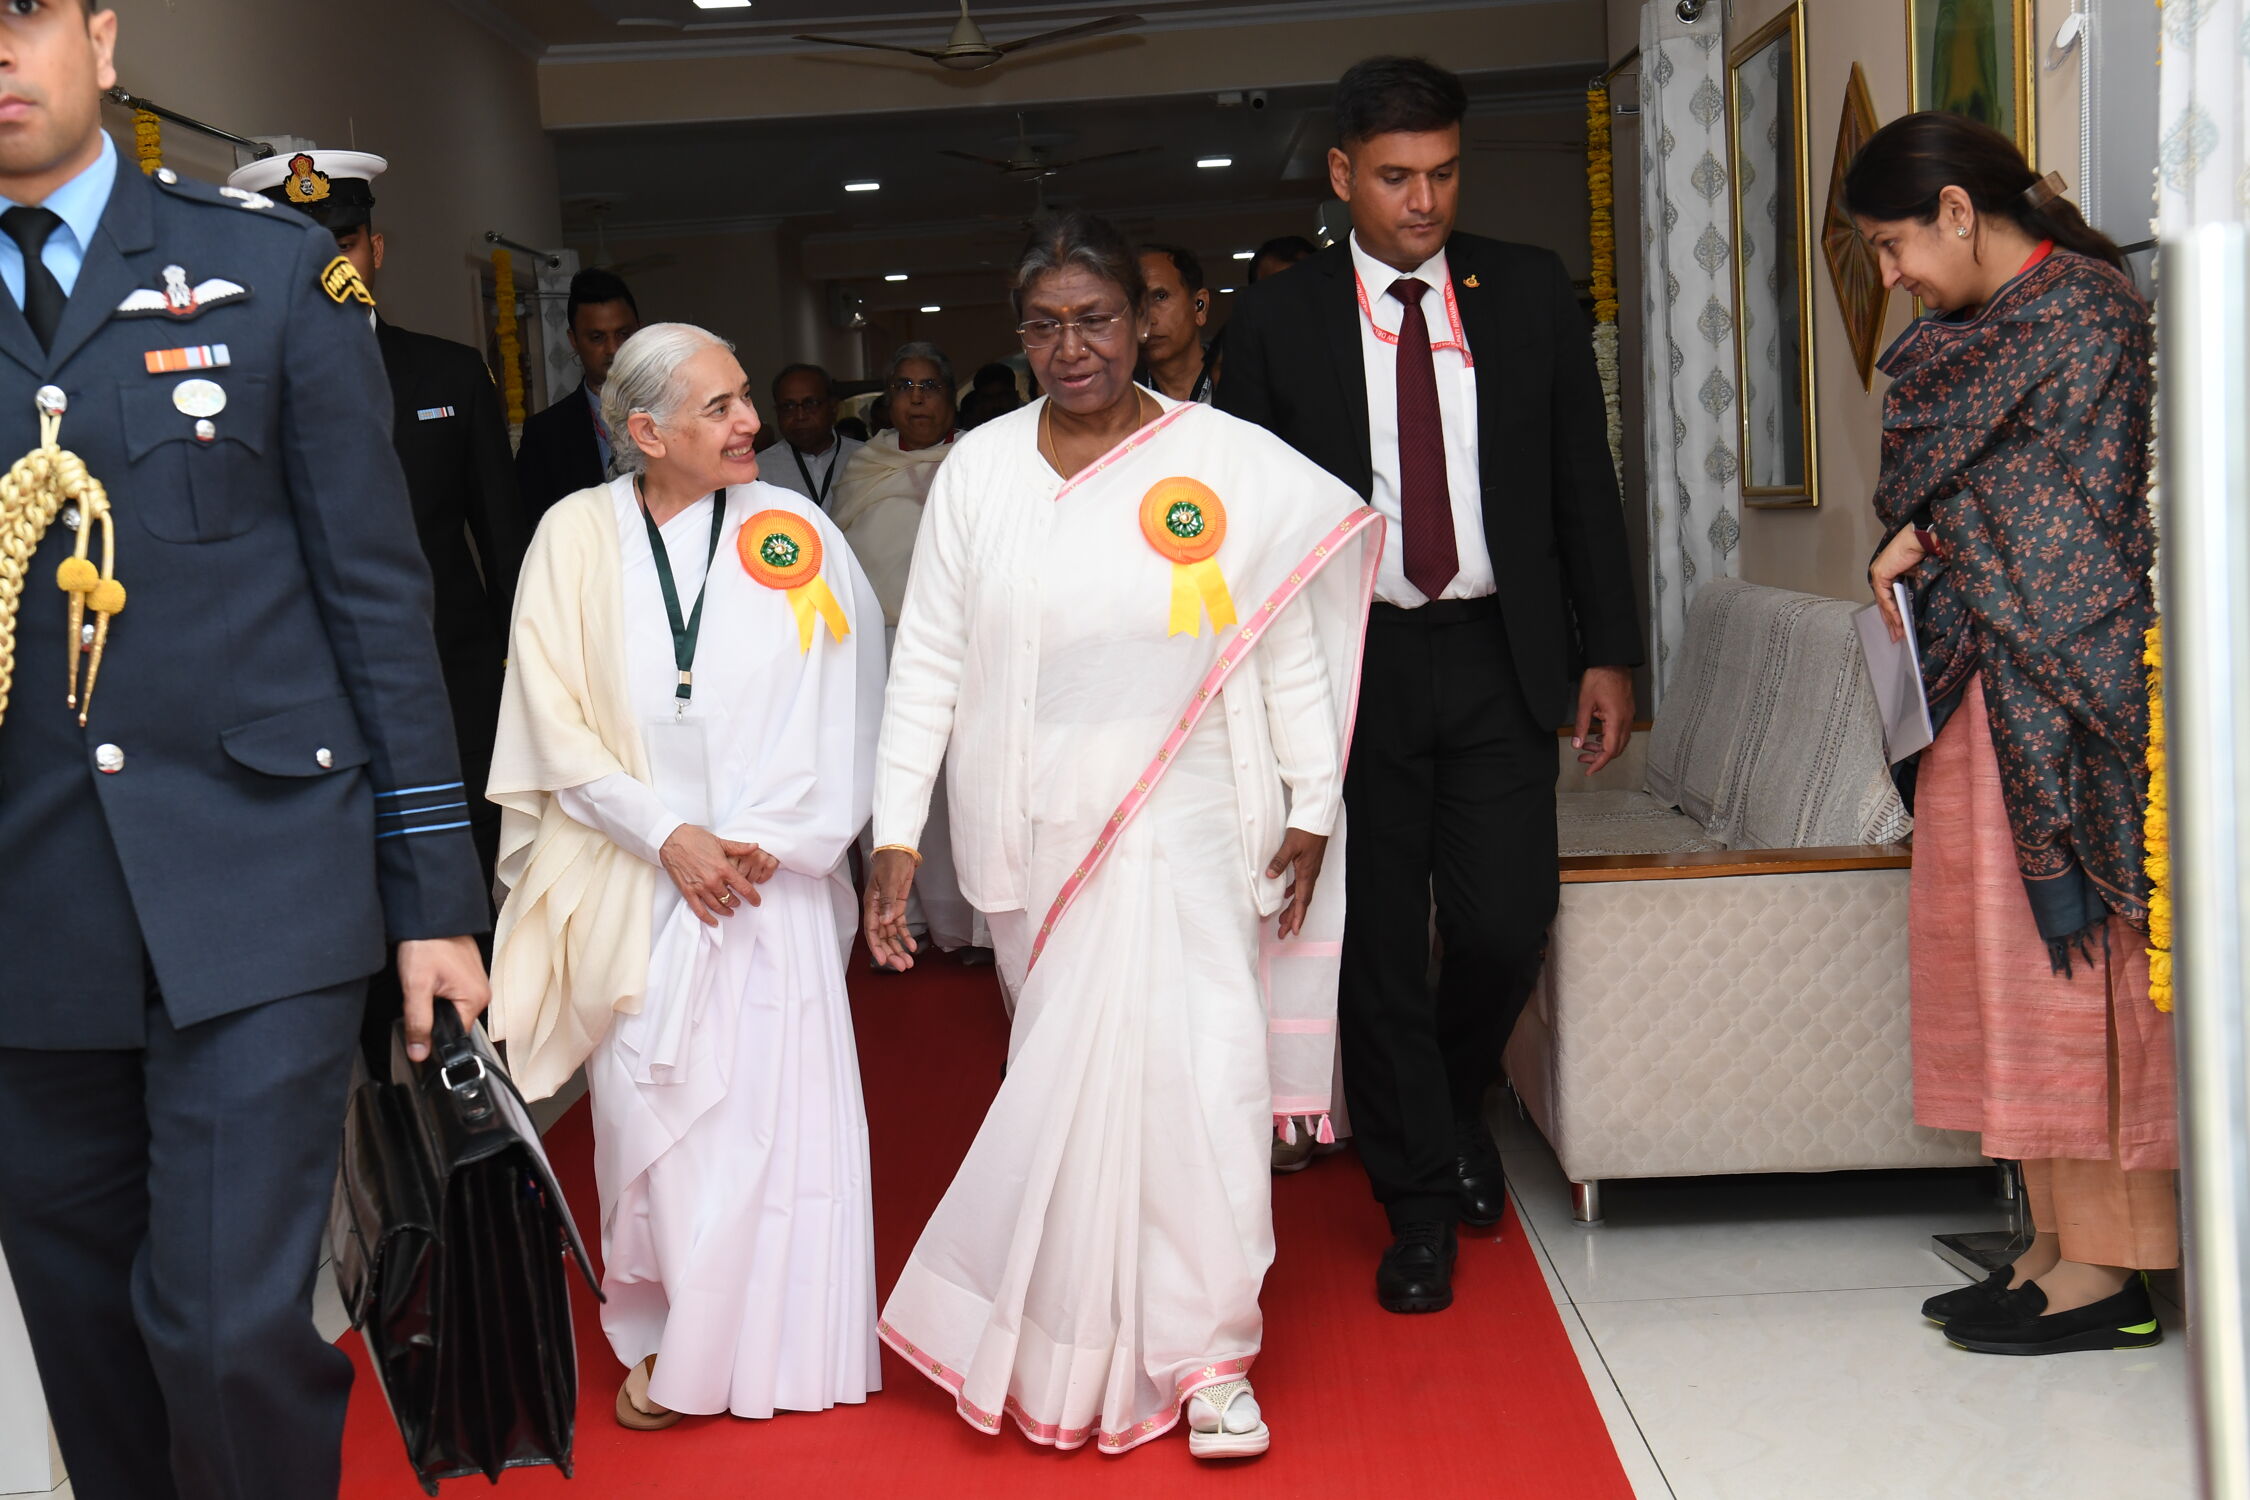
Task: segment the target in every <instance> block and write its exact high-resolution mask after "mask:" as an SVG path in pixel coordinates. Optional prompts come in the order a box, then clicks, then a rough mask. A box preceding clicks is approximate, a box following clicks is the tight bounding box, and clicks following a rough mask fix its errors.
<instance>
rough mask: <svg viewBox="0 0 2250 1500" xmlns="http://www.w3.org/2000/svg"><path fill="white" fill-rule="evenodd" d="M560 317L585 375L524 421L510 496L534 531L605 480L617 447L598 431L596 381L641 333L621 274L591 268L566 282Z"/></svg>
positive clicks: (605, 375) (635, 306)
mask: <svg viewBox="0 0 2250 1500" xmlns="http://www.w3.org/2000/svg"><path fill="white" fill-rule="evenodd" d="M563 319H564V324H563V326H564V328H565V330H566V336H567V337H568V338H569V340H570V352H571V353H573V354H575V355H577V356H578V363H579V366H580V367H581V368H582V369H584V370H585V372H586V376H585V379H583V380H581V381H579V383H578V384H577V386H576V387H574V388H573V389H572V390H571V391H570V392H569V393H568V394H566V395H564V396H563V398H562V399H561V400H559V401H557V402H556V403H555V404H554V405H552V406H550V407H548V408H547V409H546V410H545V411H542V412H539V413H537V414H536V415H534V416H531V417H528V418H526V419H525V421H524V424H523V441H521V442H520V443H518V444H517V445H516V493H517V494H518V496H520V497H521V500H522V503H523V511H524V514H525V515H526V516H528V517H530V520H531V524H532V525H533V526H534V527H536V526H537V525H538V524H539V518H540V517H541V516H543V515H545V514H546V513H547V511H548V509H549V508H550V507H551V506H553V505H554V503H555V502H556V501H557V500H560V499H561V498H562V497H563V496H565V495H575V494H577V493H578V492H579V491H580V490H585V489H592V488H593V487H594V486H595V485H597V484H601V483H603V482H604V481H606V480H607V479H609V477H610V472H611V457H612V455H613V453H614V451H615V450H614V447H613V445H612V444H611V442H610V434H609V432H608V431H607V430H606V429H605V428H604V427H603V426H602V414H601V395H602V383H603V382H604V381H606V380H607V379H608V378H609V363H610V361H611V360H613V359H615V358H617V351H618V349H619V348H620V347H621V346H622V345H623V344H624V342H625V341H626V340H627V339H629V338H631V337H632V336H633V335H634V334H636V333H638V332H639V331H640V327H641V310H640V305H639V304H638V303H636V302H635V301H634V300H633V289H632V288H631V287H629V286H627V285H626V284H625V280H624V278H623V277H621V276H619V275H618V274H617V273H616V272H614V271H605V270H603V269H601V268H600V267H599V266H595V267H590V268H589V269H587V270H584V271H580V272H579V273H578V274H577V275H576V276H573V277H572V278H571V279H570V300H569V301H568V302H567V303H566V304H565V305H564V307H563Z"/></svg>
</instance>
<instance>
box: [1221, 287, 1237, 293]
mask: <svg viewBox="0 0 2250 1500" xmlns="http://www.w3.org/2000/svg"><path fill="white" fill-rule="evenodd" d="M1233 290H1234V288H1233V287H1231V286H1223V287H1220V288H1219V291H1220V293H1221V295H1224V294H1225V293H1227V292H1231V291H1233Z"/></svg>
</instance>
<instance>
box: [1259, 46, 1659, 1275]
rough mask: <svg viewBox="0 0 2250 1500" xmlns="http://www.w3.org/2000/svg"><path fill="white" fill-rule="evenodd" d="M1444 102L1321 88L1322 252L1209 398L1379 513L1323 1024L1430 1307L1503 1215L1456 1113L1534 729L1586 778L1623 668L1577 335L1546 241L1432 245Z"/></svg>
mask: <svg viewBox="0 0 2250 1500" xmlns="http://www.w3.org/2000/svg"><path fill="white" fill-rule="evenodd" d="M1467 108H1468V100H1467V95H1466V93H1465V91H1464V90H1463V89H1462V87H1461V83H1460V81H1459V80H1458V79H1456V78H1455V77H1454V76H1453V75H1452V74H1450V73H1447V72H1445V71H1444V70H1443V69H1440V68H1437V67H1435V66H1433V65H1431V64H1429V63H1427V62H1424V61H1421V60H1420V59H1416V58H1398V57H1381V58H1373V59H1370V60H1368V61H1366V62H1363V63H1360V64H1359V65H1358V66H1356V67H1354V68H1353V69H1352V70H1351V71H1350V72H1348V73H1346V74H1345V75H1344V78H1343V81H1342V82H1341V83H1340V84H1339V85H1338V86H1337V95H1336V121H1337V134H1338V137H1339V138H1340V140H1341V142H1342V144H1341V145H1340V146H1339V147H1338V148H1337V149H1336V150H1333V151H1331V152H1330V153H1329V175H1330V181H1331V185H1332V186H1333V187H1334V189H1335V192H1336V196H1337V197H1339V198H1342V199H1343V200H1345V201H1346V202H1347V203H1349V204H1350V205H1351V214H1352V225H1353V230H1352V234H1351V237H1350V240H1349V242H1348V243H1346V244H1342V245H1337V246H1334V247H1332V248H1330V249H1328V250H1326V251H1324V252H1322V253H1321V254H1319V255H1317V256H1315V257H1314V258H1313V259H1311V260H1309V261H1307V262H1305V263H1304V264H1303V265H1300V266H1298V267H1296V268H1294V269H1293V270H1291V271H1290V273H1289V274H1287V275H1284V276H1274V277H1269V278H1266V279H1265V280H1262V281H1260V282H1259V283H1258V284H1257V285H1256V286H1255V287H1252V288H1250V289H1248V290H1246V291H1245V292H1244V293H1242V294H1241V296H1240V298H1239V300H1238V304H1237V306H1236V307H1235V309H1234V314H1233V317H1232V319H1231V321H1230V324H1229V326H1228V330H1227V334H1228V337H1227V364H1226V369H1225V372H1224V373H1223V374H1222V376H1221V377H1220V382H1219V401H1218V404H1219V406H1220V408H1221V409H1222V410H1225V411H1230V412H1233V413H1234V414H1235V415H1237V416H1241V417H1245V418H1248V419H1249V420H1251V421H1254V422H1258V423H1260V424H1262V425H1264V426H1266V427H1268V428H1270V429H1272V430H1273V431H1274V432H1275V433H1277V434H1279V435H1280V436H1281V437H1283V438H1284V439H1286V440H1287V441H1288V442H1289V443H1290V444H1292V445H1293V446H1294V447H1296V448H1297V449H1298V451H1300V452H1302V453H1304V454H1305V455H1306V456H1307V457H1309V458H1311V459H1313V460H1314V461H1315V462H1317V463H1319V464H1320V465H1321V466H1322V467H1324V468H1326V469H1327V470H1328V471H1329V472H1330V473H1332V474H1334V475H1336V476H1337V477H1338V478H1340V479H1342V480H1343V481H1344V482H1345V483H1347V484H1350V485H1352V486H1354V487H1355V488H1357V489H1358V491H1359V492H1360V493H1361V494H1362V495H1365V496H1367V497H1368V498H1369V500H1370V501H1371V502H1372V503H1373V504H1374V505H1375V507H1376V508H1377V509H1379V510H1381V511H1382V512H1383V513H1384V514H1385V515H1386V516H1388V517H1389V518H1390V520H1391V522H1392V530H1391V533H1390V536H1389V538H1388V540H1387V541H1386V543H1385V546H1384V555H1383V564H1382V572H1381V574H1380V576H1379V577H1378V579H1377V581H1376V599H1377V603H1376V604H1375V606H1374V609H1373V613H1372V615H1371V618H1370V622H1369V627H1368V637H1367V656H1366V665H1365V669H1364V673H1363V676H1362V679H1361V688H1360V700H1359V718H1358V728H1357V731H1356V737H1355V739H1354V742H1353V745H1352V754H1351V766H1350V770H1349V772H1348V773H1347V775H1346V779H1345V784H1344V801H1345V807H1346V810H1347V811H1348V813H1349V815H1350V825H1349V826H1350V830H1351V841H1350V848H1349V851H1348V853H1347V856H1346V869H1345V882H1346V894H1347V899H1348V914H1347V916H1346V927H1345V933H1344V965H1343V988H1342V993H1341V995H1340V997H1339V1020H1340V1030H1341V1035H1340V1046H1341V1050H1342V1056H1343V1065H1344V1088H1345V1096H1346V1099H1347V1102H1348V1103H1349V1105H1350V1108H1351V1119H1352V1128H1353V1132H1354V1136H1355V1139H1356V1141H1357V1143H1358V1146H1359V1152H1360V1158H1361V1160H1362V1161H1363V1162H1364V1163H1365V1164H1366V1167H1367V1173H1368V1177H1369V1179H1370V1180H1371V1182H1372V1184H1373V1186H1374V1190H1375V1196H1376V1197H1377V1199H1379V1200H1380V1201H1381V1202H1382V1204H1383V1207H1384V1210H1385V1212H1386V1213H1387V1215H1388V1216H1389V1219H1390V1223H1391V1229H1392V1233H1393V1235H1394V1243H1393V1244H1392V1246H1391V1248H1390V1249H1389V1250H1388V1251H1386V1252H1385V1253H1384V1256H1383V1259H1382V1264H1381V1266H1380V1267H1379V1268H1378V1270H1377V1274H1376V1292H1377V1295H1378V1297H1379V1298H1380V1299H1381V1301H1382V1304H1383V1306H1385V1307H1386V1308H1389V1309H1390V1310H1391V1311H1393V1312H1434V1311H1437V1310H1438V1309H1440V1308H1443V1307H1445V1306H1448V1305H1449V1304H1450V1303H1451V1302H1452V1299H1453V1290H1452V1272H1453V1261H1454V1249H1455V1231H1454V1224H1455V1221H1456V1220H1459V1221H1461V1222H1465V1223H1468V1224H1471V1225H1473V1226H1477V1227H1480V1228H1482V1227H1488V1226H1490V1225H1493V1224H1496V1223H1498V1222H1499V1220H1500V1218H1501V1215H1502V1214H1503V1212H1504V1211H1505V1208H1506V1198H1505V1193H1504V1189H1503V1185H1502V1182H1501V1177H1500V1163H1499V1157H1498V1153H1497V1152H1496V1151H1495V1150H1494V1147H1493V1142H1492V1136H1491V1134H1490V1132H1489V1131H1488V1130H1487V1129H1486V1127H1485V1124H1484V1120H1483V1100H1484V1093H1485V1090H1486V1088H1487V1087H1488V1086H1489V1085H1490V1084H1491V1082H1492V1081H1493V1079H1494V1077H1495V1076H1496V1075H1497V1073H1498V1071H1499V1062H1500V1053H1501V1049H1502V1047H1503V1046H1504V1045H1505V1044H1506V1041H1507V1037H1508V1033H1509V1031H1510V1030H1511V1029H1512V1028H1513V1027H1514V1025H1515V1020H1516V1017H1517V1015H1518V1014H1519V1013H1520V1012H1521V1010H1522V1007H1523V1002H1524V999H1525V997H1526V996H1527V995H1528V994H1529V992H1530V988H1531V985H1532V983H1533V981H1534V980H1535V979H1536V977H1537V975H1538V970H1539V964H1540V960H1541V955H1542V950H1543V947H1544V944H1545V941H1546V933H1547V926H1548V923H1549V922H1550V921H1551V920H1552V919H1553V916H1554V912H1555V906H1556V902H1557V899H1558V893H1559V890H1560V887H1559V885H1558V883H1557V877H1556V845H1555V808H1554V783H1555V742H1554V726H1555V725H1556V724H1558V723H1561V722H1564V721H1565V719H1566V718H1574V719H1575V722H1576V726H1577V733H1576V739H1575V741H1574V743H1575V744H1576V745H1577V746H1578V747H1579V751H1580V754H1579V759H1580V760H1581V761H1583V762H1585V763H1586V764H1587V765H1588V767H1589V769H1599V768H1600V767H1601V766H1603V765H1606V764H1607V763H1608V762H1609V761H1610V760H1611V759H1612V758H1613V757H1615V756H1616V754H1617V753H1618V751H1619V750H1621V749H1622V748H1623V747H1624V744H1625V741H1626V738H1627V737H1628V736H1629V735H1630V734H1631V732H1632V722H1633V689H1632V677H1631V671H1630V669H1631V668H1632V667H1634V666H1635V665H1637V664H1639V662H1640V660H1641V644H1640V627H1639V623H1638V620H1637V618H1636V610H1635V606H1634V598H1633V583H1632V576H1631V571H1630V566H1629V564H1628V562H1627V560H1626V549H1625V521H1624V515H1623V512H1622V510H1621V508H1620V506H1619V503H1618V495H1617V476H1616V473H1615V471H1614V470H1613V468H1612V466H1611V463H1610V456H1609V446H1608V442H1607V439H1606V436H1605V431H1604V420H1603V410H1602V397H1601V388H1600V382H1599V378H1598V376H1597V375H1596V373H1595V369H1594V357H1593V351H1592V347H1591V344H1590V333H1591V330H1590V328H1589V326H1588V324H1587V321H1586V318H1585V314H1584V313H1583V312H1581V311H1580V309H1579V306H1578V303H1577V299H1576V298H1575V297H1574V296H1573V295H1572V291H1571V286H1570V282H1569V279H1568V278H1567V277H1566V276H1565V275H1564V273H1563V268H1562V264H1561V262H1560V261H1559V260H1557V259H1556V257H1555V256H1554V255H1553V254H1552V253H1550V252H1548V251H1545V250H1538V249H1534V248H1532V247H1530V246H1526V245H1515V244H1508V243H1505V242H1502V241H1498V240H1487V239H1481V238H1478V237H1477V236H1474V235H1468V234H1457V233H1455V232H1454V230H1453V224H1454V219H1455V217H1456V213H1457V210H1458V206H1459V202H1460V173H1461V120H1462V117H1463V116H1464V115H1465V114H1466V112H1467ZM1579 663H1583V664H1584V667H1583V673H1582V675H1581V676H1580V678H1579V683H1578V690H1577V693H1576V695H1575V701H1574V698H1573V694H1572V691H1571V678H1572V674H1573V670H1574V666H1576V665H1577V664H1579ZM1596 725H1598V726H1599V729H1598V732H1597V730H1596ZM1433 893H1434V895H1435V898H1436V902H1437V920H1438V932H1439V936H1440V939H1441V941H1442V943H1443V945H1444V954H1445V962H1444V971H1443V976H1442V978H1441V980H1440V982H1439V985H1438V987H1437V991H1436V993H1435V994H1434V995H1433V994H1432V993H1431V992H1430V989H1429V987H1428V984H1427V982H1426V975H1427V973H1428V969H1429V957H1430V949H1429V915H1430V901H1431V897H1432V895H1433Z"/></svg>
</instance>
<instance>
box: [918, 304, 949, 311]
mask: <svg viewBox="0 0 2250 1500" xmlns="http://www.w3.org/2000/svg"><path fill="white" fill-rule="evenodd" d="M922 311H924V312H944V311H945V309H944V308H942V307H940V306H938V305H937V304H936V303H935V302H925V303H923V304H922Z"/></svg>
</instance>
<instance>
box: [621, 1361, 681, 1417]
mask: <svg viewBox="0 0 2250 1500" xmlns="http://www.w3.org/2000/svg"><path fill="white" fill-rule="evenodd" d="M655 1373H656V1356H655V1355H653V1354H651V1355H650V1356H649V1357H648V1358H646V1359H644V1360H642V1361H641V1362H640V1363H639V1364H637V1365H635V1366H633V1368H632V1369H631V1370H628V1371H627V1372H626V1374H625V1383H624V1384H623V1385H621V1386H619V1387H618V1388H617V1425H618V1426H620V1427H626V1428H630V1429H631V1430H633V1431H634V1432H662V1431H663V1430H664V1429H665V1428H667V1427H670V1426H671V1425H672V1424H673V1423H675V1422H677V1421H679V1420H680V1417H681V1415H682V1414H681V1413H679V1412H676V1411H673V1410H672V1409H671V1408H669V1407H664V1406H658V1405H657V1404H656V1403H655V1402H654V1401H651V1400H650V1399H649V1395H648V1382H649V1377H650V1376H651V1375H653V1374H655Z"/></svg>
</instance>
